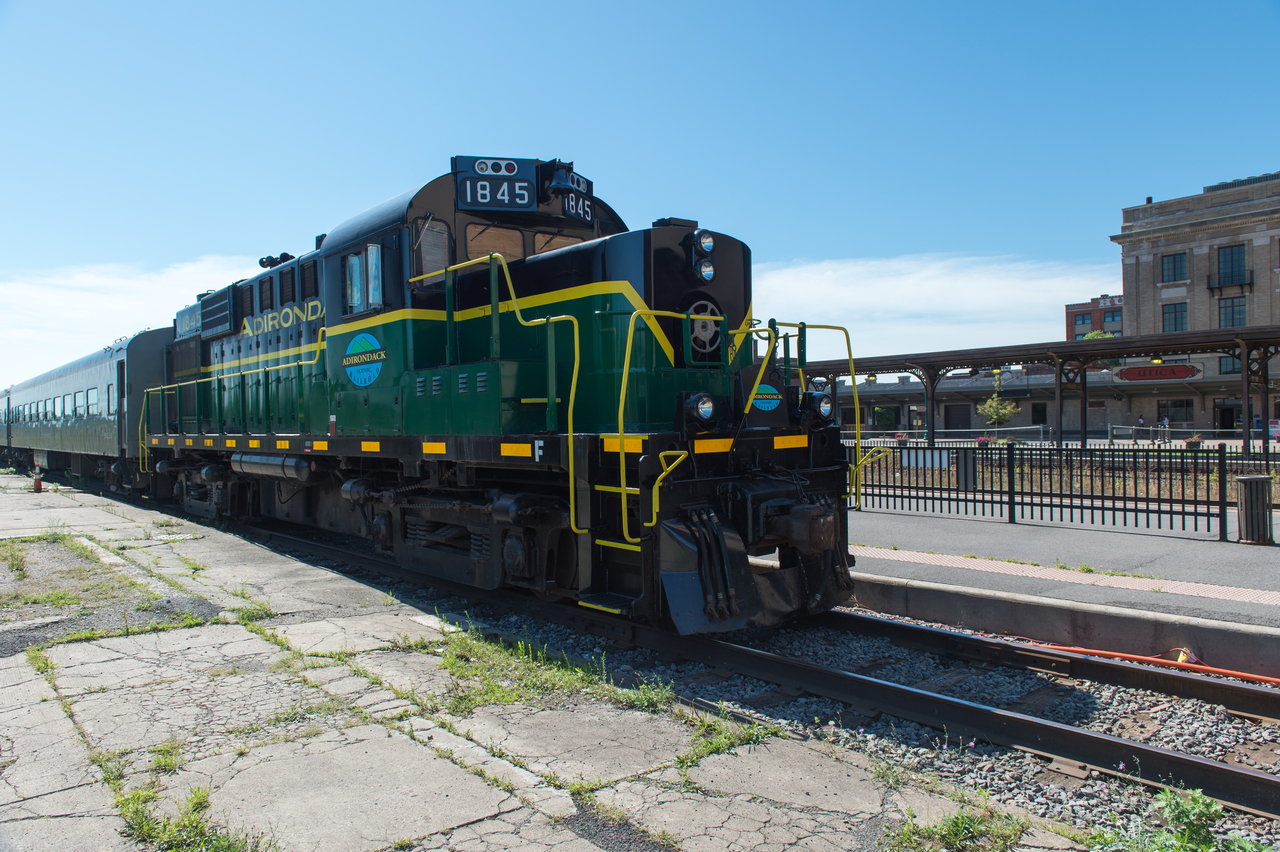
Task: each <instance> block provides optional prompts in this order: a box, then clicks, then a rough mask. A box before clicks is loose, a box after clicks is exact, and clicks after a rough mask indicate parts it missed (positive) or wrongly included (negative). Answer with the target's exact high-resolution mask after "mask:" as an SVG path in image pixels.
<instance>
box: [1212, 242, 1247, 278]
mask: <svg viewBox="0 0 1280 852" xmlns="http://www.w3.org/2000/svg"><path fill="white" fill-rule="evenodd" d="M1243 283H1244V246H1227V247H1226V248H1220V249H1218V286H1219V287H1234V286H1236V285H1238V284H1243Z"/></svg>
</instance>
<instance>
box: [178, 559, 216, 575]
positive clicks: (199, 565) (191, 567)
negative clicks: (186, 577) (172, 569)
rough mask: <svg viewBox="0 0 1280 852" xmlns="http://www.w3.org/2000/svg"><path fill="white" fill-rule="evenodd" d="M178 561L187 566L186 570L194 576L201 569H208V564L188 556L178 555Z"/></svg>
mask: <svg viewBox="0 0 1280 852" xmlns="http://www.w3.org/2000/svg"><path fill="white" fill-rule="evenodd" d="M178 561H179V562H181V563H182V564H183V565H185V566H187V570H188V571H190V572H191V576H192V577H194V576H196V575H197V574H199V573H200V572H201V571H208V570H209V566H208V565H205V564H204V563H203V562H197V561H196V560H194V559H192V558H191V557H189V556H179V557H178Z"/></svg>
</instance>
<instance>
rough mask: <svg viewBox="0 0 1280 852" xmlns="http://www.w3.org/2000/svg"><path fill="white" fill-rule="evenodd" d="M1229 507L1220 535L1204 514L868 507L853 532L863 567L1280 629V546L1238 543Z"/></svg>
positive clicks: (855, 518)
mask: <svg viewBox="0 0 1280 852" xmlns="http://www.w3.org/2000/svg"><path fill="white" fill-rule="evenodd" d="M1229 514H1230V516H1231V517H1230V524H1229V527H1228V539H1229V540H1228V541H1225V542H1222V541H1219V540H1218V535H1217V532H1216V530H1215V531H1214V532H1212V533H1209V532H1207V531H1205V530H1204V528H1203V521H1202V522H1201V523H1202V526H1201V529H1200V530H1199V531H1195V530H1190V529H1189V530H1187V531H1183V530H1182V529H1181V528H1180V525H1179V526H1178V527H1176V528H1175V529H1173V530H1170V529H1168V528H1167V526H1166V528H1165V529H1157V528H1156V527H1155V526H1154V523H1153V525H1152V527H1151V528H1147V527H1146V526H1143V527H1140V528H1136V529H1135V528H1134V527H1132V526H1130V527H1128V528H1126V527H1123V526H1120V527H1116V526H1110V525H1102V524H1081V523H1076V524H1071V523H1057V522H1053V523H1050V522H1046V521H1019V522H1018V523H1013V524H1010V523H1007V522H1006V521H1004V520H1003V519H995V518H981V517H978V518H975V517H964V516H956V515H945V514H932V513H916V512H912V513H907V512H892V511H885V510H879V509H862V510H859V511H853V512H850V513H849V541H850V544H851V547H852V550H853V552H854V554H855V556H856V558H857V566H856V570H857V571H859V572H862V573H864V574H870V575H878V576H883V577H886V578H896V579H907V580H916V581H923V582H928V583H937V584H943V585H947V586H954V587H959V588H971V589H980V590H984V591H987V592H995V593H1001V594H1009V595H1030V596H1036V597H1041V598H1048V599H1053V600H1056V601H1059V602H1062V603H1063V604H1065V605H1074V604H1081V605H1100V606H1108V607H1120V608H1127V609H1132V610H1136V611H1139V612H1150V613H1165V614H1168V615H1173V616H1180V617H1187V618H1196V619H1209V620H1214V621H1222V622H1229V623H1233V624H1241V625H1256V626H1262V627H1272V628H1280V547H1276V546H1274V545H1272V546H1263V545H1250V544H1241V543H1238V542H1236V541H1235V537H1236V530H1235V521H1234V512H1229ZM1166 523H1167V519H1166ZM1277 528H1278V529H1280V523H1278V524H1277ZM894 548H896V550H894ZM877 549H879V550H881V551H887V552H877ZM943 555H946V556H951V557H960V558H959V559H940V558H938V557H939V556H943ZM975 557H976V558H975ZM1010 560H1018V561H1019V562H1023V563H1036V565H1038V566H1040V570H1033V569H1034V568H1035V566H1028V565H1019V564H1017V562H1013V561H1010ZM939 563H950V564H939ZM967 565H972V566H974V567H966V566H967ZM1057 565H1065V566H1067V567H1066V568H1060V569H1057V570H1054V569H1053V567H1052V566H1057ZM1082 566H1086V570H1084V571H1082V570H1080V569H1081V568H1082ZM1090 572H1092V573H1090ZM1107 572H1111V576H1108V573H1107ZM1123 575H1139V576H1137V577H1132V576H1130V577H1128V578H1126V577H1125V576H1123ZM1268 592H1274V593H1276V594H1265V593H1268ZM1267 601H1274V602H1273V603H1272V602H1267ZM1276 653H1277V655H1280V646H1277V651H1276Z"/></svg>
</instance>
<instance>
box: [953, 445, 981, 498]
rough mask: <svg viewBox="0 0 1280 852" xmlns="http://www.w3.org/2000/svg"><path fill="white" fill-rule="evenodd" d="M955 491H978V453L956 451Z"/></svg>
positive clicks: (965, 450) (975, 451)
mask: <svg viewBox="0 0 1280 852" xmlns="http://www.w3.org/2000/svg"><path fill="white" fill-rule="evenodd" d="M956 490H957V491H977V490H978V451H977V450H968V449H961V450H956Z"/></svg>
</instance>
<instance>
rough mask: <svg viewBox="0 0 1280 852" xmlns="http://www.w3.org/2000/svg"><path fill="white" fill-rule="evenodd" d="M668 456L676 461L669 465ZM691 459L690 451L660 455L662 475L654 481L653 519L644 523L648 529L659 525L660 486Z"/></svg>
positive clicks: (668, 451) (676, 451)
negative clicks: (683, 463)
mask: <svg viewBox="0 0 1280 852" xmlns="http://www.w3.org/2000/svg"><path fill="white" fill-rule="evenodd" d="M667 456H675V457H676V459H675V461H673V462H671V463H670V464H668V463H667ZM687 458H689V451H688V450H666V451H665V452H661V453H658V461H660V462H662V473H661V474H659V475H658V478H657V479H655V480H654V481H653V500H652V503H653V517H652V518H651V519H650V520H647V521H645V522H644V525H645V526H646V527H656V526H657V525H658V486H660V485H662V480H664V479H666V478H667V475H668V474H669V473H671V471H673V470H675V469H676V468H677V467H679V466H680V463H681V462H683V461H684V460H685V459H687Z"/></svg>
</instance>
